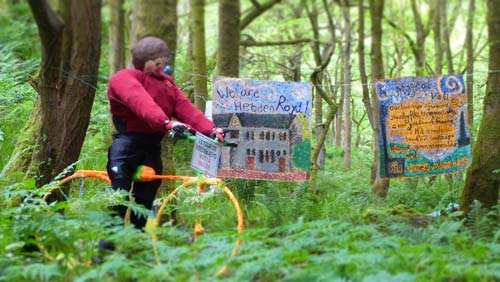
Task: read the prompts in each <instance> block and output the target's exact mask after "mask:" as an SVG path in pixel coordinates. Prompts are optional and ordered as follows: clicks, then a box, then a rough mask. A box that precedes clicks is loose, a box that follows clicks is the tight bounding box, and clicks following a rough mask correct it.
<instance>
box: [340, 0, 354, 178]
mask: <svg viewBox="0 0 500 282" xmlns="http://www.w3.org/2000/svg"><path fill="white" fill-rule="evenodd" d="M342 9H343V13H344V36H345V38H344V41H345V42H344V73H345V75H344V85H345V86H344V90H345V93H344V169H347V170H349V169H351V143H352V142H351V141H352V140H351V139H352V136H351V130H352V122H351V12H350V10H349V9H350V8H349V7H348V6H347V5H346V6H344V7H343V8H342Z"/></svg>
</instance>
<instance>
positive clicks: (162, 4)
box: [130, 0, 178, 72]
mask: <svg viewBox="0 0 500 282" xmlns="http://www.w3.org/2000/svg"><path fill="white" fill-rule="evenodd" d="M133 13H134V15H133V21H132V29H131V35H130V41H131V46H134V44H135V43H136V42H137V41H138V40H139V39H141V38H142V37H144V36H146V35H153V36H158V37H160V38H162V39H163V40H165V42H166V43H167V45H168V48H169V49H170V51H171V52H172V58H171V60H170V65H171V67H172V72H174V69H175V68H174V66H175V52H176V50H177V21H178V17H177V0H137V1H136V2H135V6H134V11H133Z"/></svg>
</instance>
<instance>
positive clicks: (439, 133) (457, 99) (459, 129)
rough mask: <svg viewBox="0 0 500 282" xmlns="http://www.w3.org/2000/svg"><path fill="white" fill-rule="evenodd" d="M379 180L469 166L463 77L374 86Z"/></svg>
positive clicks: (383, 82)
mask: <svg viewBox="0 0 500 282" xmlns="http://www.w3.org/2000/svg"><path fill="white" fill-rule="evenodd" d="M375 87H376V91H377V96H378V102H379V103H378V104H379V109H380V112H379V113H380V161H381V166H380V167H381V169H380V175H381V177H383V178H396V177H408V176H409V177H412V176H420V175H432V174H441V173H450V172H454V171H457V170H460V169H463V168H465V167H467V166H468V165H469V164H470V161H471V155H470V154H471V150H470V135H469V131H468V126H467V118H466V114H467V109H466V105H467V102H466V94H465V86H464V81H463V78H462V76H461V75H455V74H451V75H438V76H432V77H422V78H418V77H417V78H416V77H407V78H399V79H391V80H381V81H377V82H375Z"/></svg>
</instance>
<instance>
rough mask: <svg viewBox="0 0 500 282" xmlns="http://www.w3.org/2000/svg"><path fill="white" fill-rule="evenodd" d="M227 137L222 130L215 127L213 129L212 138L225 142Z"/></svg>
mask: <svg viewBox="0 0 500 282" xmlns="http://www.w3.org/2000/svg"><path fill="white" fill-rule="evenodd" d="M225 136H226V132H225V131H224V129H222V128H217V127H214V129H212V132H211V133H210V138H212V139H214V140H216V141H219V142H224V137H225Z"/></svg>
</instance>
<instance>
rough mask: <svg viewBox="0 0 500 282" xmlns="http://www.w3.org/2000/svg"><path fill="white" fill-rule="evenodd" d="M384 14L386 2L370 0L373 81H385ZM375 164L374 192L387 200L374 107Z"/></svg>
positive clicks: (376, 103)
mask: <svg viewBox="0 0 500 282" xmlns="http://www.w3.org/2000/svg"><path fill="white" fill-rule="evenodd" d="M383 14H384V0H370V15H371V20H372V25H371V35H372V43H371V51H370V57H371V64H372V80H373V81H375V80H377V79H383V78H384V76H385V73H384V62H383V59H382V17H383ZM372 103H373V105H378V102H377V93H376V92H375V88H372ZM373 121H374V122H373V125H374V126H373V137H374V138H373V139H374V144H373V145H374V146H373V149H374V150H373V152H374V153H373V154H374V156H373V164H372V191H373V192H374V194H375V195H376V196H377V197H379V198H385V197H386V196H387V191H388V190H389V180H387V179H382V178H380V169H381V168H380V135H379V130H380V128H379V111H378V107H374V111H373Z"/></svg>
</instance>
